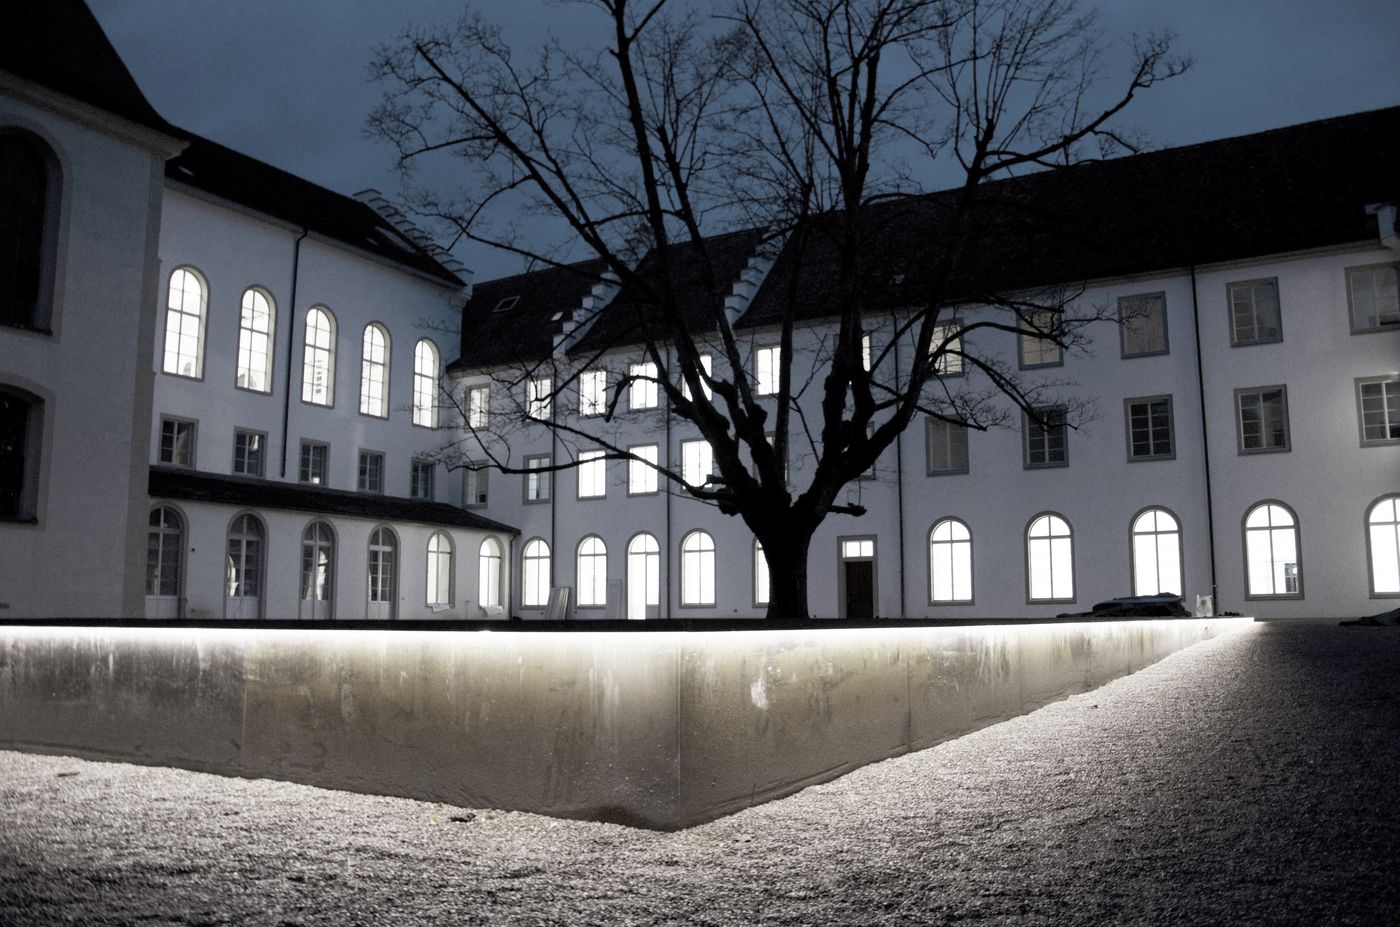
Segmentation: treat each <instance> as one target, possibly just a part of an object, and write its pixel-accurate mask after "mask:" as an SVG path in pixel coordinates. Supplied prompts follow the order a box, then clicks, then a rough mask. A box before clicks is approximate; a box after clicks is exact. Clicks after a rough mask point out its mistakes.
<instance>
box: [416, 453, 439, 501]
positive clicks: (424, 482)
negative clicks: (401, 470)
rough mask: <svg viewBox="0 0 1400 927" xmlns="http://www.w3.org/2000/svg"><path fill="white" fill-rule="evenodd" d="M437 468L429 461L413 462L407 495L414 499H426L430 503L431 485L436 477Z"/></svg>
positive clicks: (431, 495)
mask: <svg viewBox="0 0 1400 927" xmlns="http://www.w3.org/2000/svg"><path fill="white" fill-rule="evenodd" d="M436 472H437V466H436V465H435V464H434V463H433V462H432V461H431V460H415V461H414V462H413V473H412V478H411V481H410V485H409V495H411V496H413V498H415V499H427V500H429V501H432V499H433V496H434V493H433V483H434V478H435V476H436Z"/></svg>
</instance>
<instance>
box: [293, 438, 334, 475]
mask: <svg viewBox="0 0 1400 927" xmlns="http://www.w3.org/2000/svg"><path fill="white" fill-rule="evenodd" d="M317 448H319V449H320V450H321V452H322V453H321V466H322V473H321V477H322V479H321V482H319V483H317V482H314V481H312V480H310V479H307V477H306V475H307V474H308V473H309V472H310V471H309V470H308V468H307V466H306V464H307V462H308V455H307V451H309V450H313V449H317ZM310 456H311V458H312V459H314V457H315V455H314V454H312V455H310ZM297 482H298V483H305V484H306V485H307V486H329V485H330V482H331V446H330V445H329V444H327V443H326V442H325V441H310V440H307V439H306V438H302V439H301V445H300V447H299V448H298V450H297Z"/></svg>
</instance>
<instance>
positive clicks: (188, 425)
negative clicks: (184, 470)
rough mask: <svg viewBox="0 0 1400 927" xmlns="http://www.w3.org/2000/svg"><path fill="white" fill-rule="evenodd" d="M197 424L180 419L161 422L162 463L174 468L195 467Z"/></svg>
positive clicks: (162, 420) (165, 419)
mask: <svg viewBox="0 0 1400 927" xmlns="http://www.w3.org/2000/svg"><path fill="white" fill-rule="evenodd" d="M194 435H195V423H194V422H187V421H184V420H183V419H178V418H162V419H161V420H160V462H161V463H163V464H170V465H171V466H173V467H193V466H194Z"/></svg>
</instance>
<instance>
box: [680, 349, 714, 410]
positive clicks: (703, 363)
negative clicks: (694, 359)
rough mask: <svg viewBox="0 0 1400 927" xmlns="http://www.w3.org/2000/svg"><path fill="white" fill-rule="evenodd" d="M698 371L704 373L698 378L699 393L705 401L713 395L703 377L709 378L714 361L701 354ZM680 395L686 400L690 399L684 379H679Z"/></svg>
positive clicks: (708, 356) (688, 386)
mask: <svg viewBox="0 0 1400 927" xmlns="http://www.w3.org/2000/svg"><path fill="white" fill-rule="evenodd" d="M700 369H701V370H703V371H705V373H704V374H703V375H702V376H701V377H700V393H701V395H703V396H704V397H705V398H706V399H709V398H711V397H712V396H713V395H714V392H713V391H712V390H711V389H710V384H709V383H708V382H706V380H705V377H707V376H710V375H712V374H713V373H714V372H715V359H714V358H713V357H711V356H710V355H708V354H701V355H700ZM697 373H698V371H697ZM681 395H683V396H684V397H685V398H686V399H689V398H690V384H689V383H687V382H685V379H684V378H682V379H681Z"/></svg>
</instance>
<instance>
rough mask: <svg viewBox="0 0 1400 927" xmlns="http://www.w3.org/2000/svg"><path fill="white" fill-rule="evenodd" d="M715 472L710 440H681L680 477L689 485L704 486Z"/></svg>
mask: <svg viewBox="0 0 1400 927" xmlns="http://www.w3.org/2000/svg"><path fill="white" fill-rule="evenodd" d="M714 472H715V455H714V450H713V449H712V448H711V447H710V442H708V441H705V440H703V439H702V440H700V441H682V442H681V478H682V479H684V480H685V481H686V482H687V483H689V484H690V485H691V486H704V485H705V484H706V483H708V482H709V481H710V474H712V473H714Z"/></svg>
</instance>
